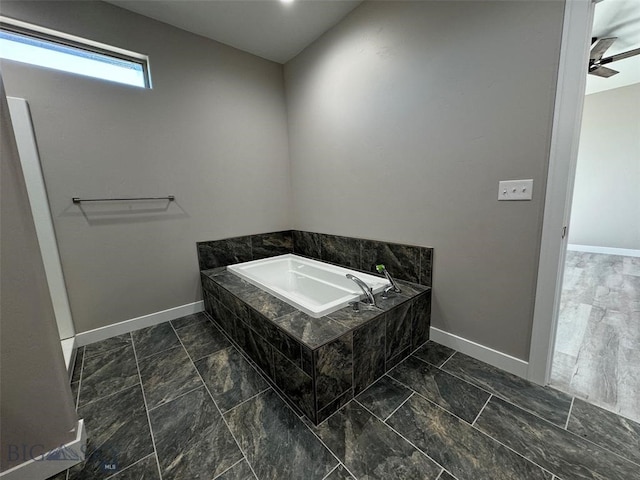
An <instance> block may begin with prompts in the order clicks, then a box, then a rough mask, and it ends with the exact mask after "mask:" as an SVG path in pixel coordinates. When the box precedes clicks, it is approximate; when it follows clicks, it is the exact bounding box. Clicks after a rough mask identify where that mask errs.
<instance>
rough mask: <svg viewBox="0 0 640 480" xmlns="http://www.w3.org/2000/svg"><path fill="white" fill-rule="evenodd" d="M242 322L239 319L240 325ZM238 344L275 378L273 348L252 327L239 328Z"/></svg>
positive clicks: (266, 372) (263, 369) (268, 375)
mask: <svg viewBox="0 0 640 480" xmlns="http://www.w3.org/2000/svg"><path fill="white" fill-rule="evenodd" d="M241 324H242V322H240V321H238V325H237V326H240V325H241ZM237 333H238V344H239V345H240V346H241V347H242V348H243V349H244V351H245V353H246V354H247V355H248V356H249V358H251V360H253V361H254V362H255V363H256V365H257V366H258V367H260V369H261V370H262V371H263V372H264V373H265V374H266V375H267V377H269V378H271V379H273V348H272V347H271V345H269V344H268V343H267V342H266V341H265V340H263V339H262V337H260V336H259V335H257V334H256V333H254V332H253V330H251V329H250V328H248V327H247V328H243V329H240V328H238V329H237Z"/></svg>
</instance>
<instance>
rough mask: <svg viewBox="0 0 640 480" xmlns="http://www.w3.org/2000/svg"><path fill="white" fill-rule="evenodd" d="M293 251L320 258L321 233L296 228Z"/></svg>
mask: <svg viewBox="0 0 640 480" xmlns="http://www.w3.org/2000/svg"><path fill="white" fill-rule="evenodd" d="M293 252H294V253H296V254H298V255H304V256H305V257H311V258H320V234H319V233H313V232H301V231H300V230H294V231H293Z"/></svg>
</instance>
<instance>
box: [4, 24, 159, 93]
mask: <svg viewBox="0 0 640 480" xmlns="http://www.w3.org/2000/svg"><path fill="white" fill-rule="evenodd" d="M0 30H3V31H5V32H9V33H14V34H16V35H22V36H26V37H29V38H33V39H36V40H42V41H45V42H51V43H55V44H58V45H62V46H65V47H70V48H74V49H78V50H83V51H85V52H90V53H96V54H99V55H104V56H107V57H111V58H115V59H117V60H123V61H126V62H131V63H135V64H137V65H140V66H141V67H142V76H143V79H144V86H139V85H129V86H137V87H138V88H144V89H151V88H152V85H151V71H150V69H149V56H148V55H143V54H140V53H136V52H132V51H130V50H125V49H122V48H118V47H114V46H112V45H106V44H104V43H100V42H96V41H94V40H89V39H87V38H83V37H78V36H76V35H70V34H68V33H64V32H60V31H57V30H53V29H50V28H46V27H41V26H39V25H34V24H31V23H27V22H23V21H21V20H16V19H13V18H9V17H5V16H3V15H0ZM59 71H62V72H67V71H66V70H63V69H60V70H59ZM67 73H71V74H74V75H80V74H77V73H73V72H67ZM91 78H96V79H99V80H106V81H112V82H114V83H120V84H121V85H127V84H125V83H121V82H118V81H115V80H109V79H106V78H105V79H102V78H100V77H91Z"/></svg>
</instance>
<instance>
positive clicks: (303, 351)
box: [201, 267, 431, 424]
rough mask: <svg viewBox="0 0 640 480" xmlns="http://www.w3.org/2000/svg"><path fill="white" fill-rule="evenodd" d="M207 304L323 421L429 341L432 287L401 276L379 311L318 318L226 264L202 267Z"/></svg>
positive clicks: (278, 383) (287, 393)
mask: <svg viewBox="0 0 640 480" xmlns="http://www.w3.org/2000/svg"><path fill="white" fill-rule="evenodd" d="M201 280H202V287H203V297H204V302H205V309H206V311H207V313H208V314H209V315H210V316H211V317H212V318H213V320H214V322H215V323H216V324H217V325H218V326H219V327H220V328H221V329H222V330H223V331H224V332H225V333H226V334H227V336H228V337H229V338H230V339H231V340H232V341H233V342H234V343H235V344H236V345H237V346H238V347H239V348H240V349H241V350H242V351H244V352H245V354H246V355H247V356H248V357H249V358H250V359H251V360H253V362H255V364H256V366H257V367H258V368H260V370H262V372H263V373H264V374H265V375H266V377H267V378H268V379H269V380H270V381H271V382H272V384H273V386H275V387H276V388H277V389H278V390H279V391H280V392H281V393H283V394H284V397H285V398H286V399H287V400H289V402H290V403H291V404H292V406H293V407H294V408H295V409H296V410H297V411H298V412H299V413H301V414H303V415H305V416H306V417H307V418H309V419H310V420H311V421H312V422H313V423H315V424H318V423H320V422H322V421H323V420H324V419H326V418H327V417H328V416H330V415H331V414H332V413H334V412H336V411H337V410H338V409H339V408H340V407H341V406H343V405H345V404H346V403H347V402H348V401H349V400H351V399H352V398H353V397H354V396H355V395H357V394H358V393H360V392H362V391H363V390H365V389H366V388H367V387H368V386H370V385H371V384H372V383H373V382H374V381H375V380H377V379H378V378H379V377H381V376H382V375H384V374H385V373H386V372H387V371H388V370H390V369H391V368H393V367H394V366H395V365H397V364H398V363H399V362H400V361H402V360H403V359H405V358H406V357H407V356H408V355H410V354H411V352H413V351H414V350H416V349H417V348H418V347H420V346H421V345H422V344H423V343H425V342H426V341H427V340H428V339H429V324H430V310H431V288H430V287H425V286H422V285H418V284H411V283H409V282H403V281H399V283H400V285H401V288H402V292H401V293H399V294H394V295H391V296H390V297H389V298H387V299H383V298H382V297H381V296H377V298H376V300H377V303H378V307H379V309H375V308H371V307H368V306H365V305H362V304H361V305H360V311H359V312H355V311H353V309H352V307H345V308H343V309H341V310H338V311H336V312H334V313H332V314H329V315H327V316H324V317H321V318H313V317H310V316H308V315H306V314H305V313H303V312H301V311H299V310H297V309H295V308H294V307H292V306H290V305H289V304H287V303H285V302H283V301H281V300H279V299H277V298H276V297H274V296H272V295H270V294H269V293H267V292H265V291H263V290H261V289H259V288H257V287H255V286H253V285H251V284H249V283H247V282H245V281H244V280H242V279H240V278H239V277H237V276H236V275H234V274H233V273H231V272H229V271H227V269H226V267H219V268H215V269H210V270H204V271H202V272H201Z"/></svg>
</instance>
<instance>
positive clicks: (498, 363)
mask: <svg viewBox="0 0 640 480" xmlns="http://www.w3.org/2000/svg"><path fill="white" fill-rule="evenodd" d="M430 339H431V340H433V341H434V342H436V343H439V344H441V345H444V346H445V347H449V348H453V349H454V350H458V351H459V352H461V353H464V354H465V355H469V356H470V357H473V358H475V359H477V360H480V361H481V362H485V363H488V364H489V365H493V366H494V367H497V368H499V369H501V370H504V371H506V372H509V373H513V374H514V375H517V376H518V377H522V378H527V373H528V369H529V362H525V361H524V360H520V359H519V358H516V357H512V356H511V355H507V354H506V353H502V352H499V351H498V350H494V349H493V348H489V347H485V346H484V345H480V344H479V343H476V342H472V341H471V340H467V339H466V338H462V337H459V336H457V335H454V334H452V333H447V332H445V331H443V330H440V329H438V328H434V327H431V330H430Z"/></svg>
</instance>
